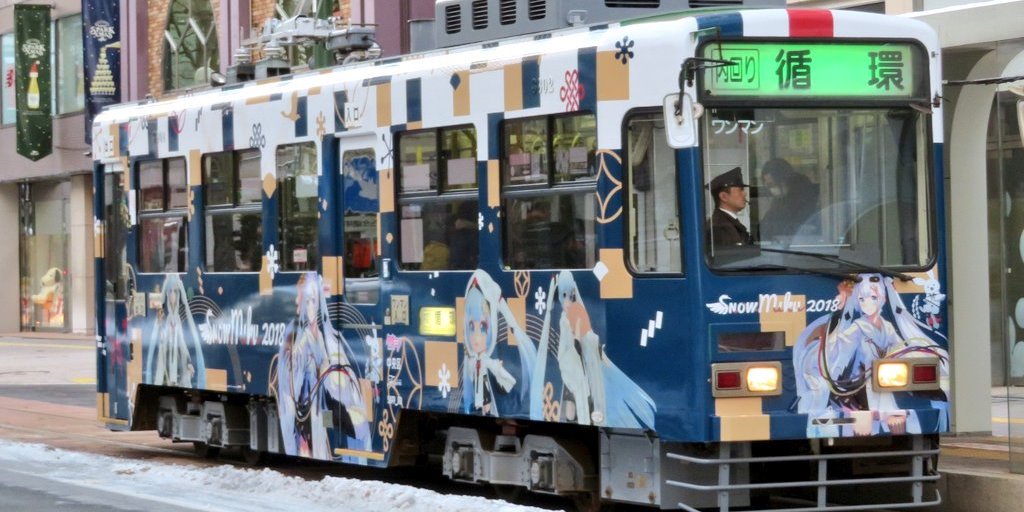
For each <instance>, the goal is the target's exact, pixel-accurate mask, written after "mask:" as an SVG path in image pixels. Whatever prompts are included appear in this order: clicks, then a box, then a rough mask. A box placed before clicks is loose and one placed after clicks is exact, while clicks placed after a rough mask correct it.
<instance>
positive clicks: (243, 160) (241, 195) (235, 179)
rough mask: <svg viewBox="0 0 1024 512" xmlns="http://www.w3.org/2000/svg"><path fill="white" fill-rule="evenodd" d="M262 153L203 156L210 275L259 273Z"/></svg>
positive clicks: (207, 255)
mask: <svg viewBox="0 0 1024 512" xmlns="http://www.w3.org/2000/svg"><path fill="white" fill-rule="evenodd" d="M260 184H261V182H260V152H259V150H254V149H249V150H244V151H225V152H222V153H214V154H210V155H204V156H203V191H204V194H203V196H204V198H205V203H206V204H205V206H206V260H205V261H206V271H207V272H255V271H258V270H259V269H260V264H261V261H262V253H263V225H262V224H263V221H262V217H263V214H262V201H261V197H262V196H261V193H260V190H261V186H260Z"/></svg>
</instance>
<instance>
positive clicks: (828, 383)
mask: <svg viewBox="0 0 1024 512" xmlns="http://www.w3.org/2000/svg"><path fill="white" fill-rule="evenodd" d="M861 278H862V279H861V281H860V282H858V283H856V284H853V283H851V282H849V281H846V282H843V283H841V284H840V285H839V297H838V299H839V310H838V311H837V312H836V313H834V314H833V315H831V316H825V317H822V318H819V319H818V320H816V321H814V322H812V323H811V325H809V326H808V327H807V328H806V329H805V330H804V332H803V333H802V334H801V335H800V338H799V339H798V340H797V343H796V346H795V347H794V349H793V366H794V369H795V373H796V381H797V395H798V397H799V401H798V407H797V410H798V412H800V413H803V414H807V415H808V435H809V436H812V437H835V436H840V435H843V436H851V435H853V436H862V435H872V434H879V433H883V432H889V433H906V432H909V433H920V432H921V425H920V422H919V418H918V417H917V414H916V412H915V411H914V410H913V409H906V408H904V407H901V406H900V404H899V401H900V398H901V396H906V395H908V394H909V393H908V392H899V391H896V392H893V391H887V390H884V389H876V387H875V383H874V379H873V377H872V371H873V363H874V361H875V360H877V359H899V358H911V357H937V358H938V360H939V376H940V384H941V389H942V392H943V395H946V394H948V381H949V366H948V364H949V356H948V353H947V351H946V349H944V348H943V347H942V346H941V345H940V344H939V343H937V341H936V340H934V339H933V338H931V337H929V336H928V335H926V334H925V331H924V329H923V328H925V326H924V325H923V324H921V323H920V322H919V321H917V320H916V319H915V318H914V317H913V315H912V314H911V313H910V311H908V310H907V307H906V306H905V305H904V304H903V300H902V299H901V298H900V296H899V294H898V293H897V292H896V291H895V289H894V288H893V286H892V279H891V278H885V277H882V276H880V275H877V274H865V275H862V276H861ZM929 407H931V408H938V409H940V415H939V423H938V425H937V428H939V429H942V428H944V425H945V422H946V417H947V408H948V402H947V400H946V398H945V396H943V397H941V398H940V399H935V400H931V403H930V404H929Z"/></svg>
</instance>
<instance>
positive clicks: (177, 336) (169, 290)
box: [145, 274, 206, 389]
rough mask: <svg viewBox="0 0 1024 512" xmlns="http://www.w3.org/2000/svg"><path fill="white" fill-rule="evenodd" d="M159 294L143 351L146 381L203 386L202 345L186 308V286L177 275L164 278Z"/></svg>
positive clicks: (203, 363) (184, 385) (204, 380)
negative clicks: (154, 318) (144, 350)
mask: <svg viewBox="0 0 1024 512" xmlns="http://www.w3.org/2000/svg"><path fill="white" fill-rule="evenodd" d="M162 297H163V305H162V307H161V308H160V311H159V313H158V314H157V319H156V324H155V325H154V327H153V331H152V334H151V337H150V340H149V348H148V349H147V351H146V378H145V381H146V382H148V383H150V384H157V385H161V386H183V387H196V388H200V389H201V388H204V387H206V364H205V362H204V359H203V347H202V345H201V340H200V337H199V331H198V330H197V329H196V324H195V321H194V320H193V319H192V313H191V312H190V311H189V309H188V296H187V295H186V294H185V287H184V286H183V285H182V284H181V279H180V278H179V277H178V275H177V274H168V275H167V277H166V278H164V284H163V288H162ZM190 345H191V347H190Z"/></svg>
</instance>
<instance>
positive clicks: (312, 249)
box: [276, 142, 320, 270]
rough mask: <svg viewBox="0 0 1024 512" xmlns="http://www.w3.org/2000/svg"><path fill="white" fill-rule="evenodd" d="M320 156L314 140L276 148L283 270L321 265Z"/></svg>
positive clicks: (307, 268)
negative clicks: (318, 215)
mask: <svg viewBox="0 0 1024 512" xmlns="http://www.w3.org/2000/svg"><path fill="white" fill-rule="evenodd" d="M317 158H318V156H317V151H316V145H315V144H314V143H312V142H303V143H301V144H290V145H287V146H280V147H278V148H277V160H276V162H277V188H278V190H279V191H280V196H279V197H280V200H279V202H278V209H279V212H280V222H279V224H278V230H279V231H278V243H279V244H280V247H279V248H278V251H279V253H280V255H281V269H282V270H316V268H317V266H318V265H317V263H318V261H319V259H320V251H319V229H318V227H319V219H318V218H317V208H318V206H317V203H318V202H319V192H318V188H319V179H318V176H317Z"/></svg>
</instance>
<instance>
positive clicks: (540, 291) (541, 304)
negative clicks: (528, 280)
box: [533, 286, 548, 316]
mask: <svg viewBox="0 0 1024 512" xmlns="http://www.w3.org/2000/svg"><path fill="white" fill-rule="evenodd" d="M533 298H535V299H537V302H536V303H534V305H533V308H534V309H536V310H537V314H538V315H541V316H543V315H544V310H545V309H547V307H548V305H547V303H546V302H545V300H546V299H547V298H548V294H547V293H544V287H543V286H538V287H537V293H535V294H533Z"/></svg>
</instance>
